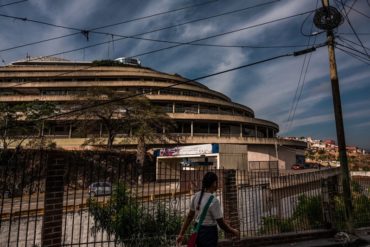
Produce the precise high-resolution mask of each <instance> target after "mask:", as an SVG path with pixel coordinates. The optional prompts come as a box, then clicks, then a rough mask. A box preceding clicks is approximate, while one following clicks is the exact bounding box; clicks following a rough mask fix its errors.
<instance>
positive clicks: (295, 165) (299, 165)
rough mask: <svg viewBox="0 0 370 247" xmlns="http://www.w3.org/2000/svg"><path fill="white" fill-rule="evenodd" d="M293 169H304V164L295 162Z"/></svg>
mask: <svg viewBox="0 0 370 247" xmlns="http://www.w3.org/2000/svg"><path fill="white" fill-rule="evenodd" d="M291 169H292V170H301V169H304V166H303V165H302V164H293V165H292V167H291Z"/></svg>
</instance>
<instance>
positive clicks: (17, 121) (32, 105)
mask: <svg viewBox="0 0 370 247" xmlns="http://www.w3.org/2000/svg"><path fill="white" fill-rule="evenodd" d="M57 112H58V109H57V107H56V105H55V104H54V103H51V102H40V101H33V102H28V103H22V104H15V105H14V104H10V103H0V128H1V132H0V138H1V146H2V151H6V150H7V149H8V148H9V147H10V146H14V148H15V149H16V150H17V149H19V148H20V147H21V146H22V144H23V143H24V142H25V141H26V140H28V141H29V144H30V143H33V141H35V140H40V139H43V140H44V136H43V135H42V131H41V128H42V127H44V125H43V122H41V121H39V119H41V118H44V117H48V116H51V115H53V114H55V113H57ZM40 143H41V142H40ZM31 147H32V146H31Z"/></svg>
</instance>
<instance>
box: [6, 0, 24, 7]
mask: <svg viewBox="0 0 370 247" xmlns="http://www.w3.org/2000/svg"><path fill="white" fill-rule="evenodd" d="M27 1H28V0H21V1H15V2H11V3H6V4H2V5H0V8H2V7H6V6H10V5H14V4H18V3H23V2H27Z"/></svg>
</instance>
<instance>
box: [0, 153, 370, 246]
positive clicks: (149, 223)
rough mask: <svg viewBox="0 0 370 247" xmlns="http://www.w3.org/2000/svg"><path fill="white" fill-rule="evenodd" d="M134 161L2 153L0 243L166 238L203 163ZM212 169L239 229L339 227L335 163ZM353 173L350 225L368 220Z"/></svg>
mask: <svg viewBox="0 0 370 247" xmlns="http://www.w3.org/2000/svg"><path fill="white" fill-rule="evenodd" d="M135 160H136V159H135V155H134V154H127V153H126V154H122V153H114V152H110V153H107V152H67V151H65V152H64V151H63V152H62V151H60V152H55V151H32V150H29V151H22V152H18V153H14V152H8V153H2V154H1V166H0V175H1V180H0V186H1V187H0V189H1V191H0V195H1V202H0V203H1V204H0V205H1V209H0V215H1V221H0V246H47V245H48V244H52V243H53V242H57V243H61V245H63V246H123V245H122V244H124V245H125V246H173V245H174V241H175V238H176V235H177V233H178V232H179V229H180V227H181V224H182V222H183V219H184V217H185V215H186V214H187V212H188V210H189V207H190V202H191V197H192V195H193V194H194V193H195V192H197V191H198V190H199V189H200V188H201V180H202V177H203V175H204V174H205V172H207V171H208V169H207V168H206V167H199V168H189V167H181V166H180V164H178V165H172V167H166V166H162V167H161V168H157V169H156V167H155V162H154V160H150V157H148V160H149V162H148V163H147V164H145V166H144V167H143V168H142V169H140V168H139V166H138V164H136V163H135ZM212 171H214V172H216V173H217V175H218V177H219V189H218V191H217V193H216V194H217V197H218V198H219V199H220V202H221V206H222V208H223V211H224V217H225V219H226V220H227V221H229V222H230V223H231V224H232V225H233V227H238V228H239V229H240V232H241V237H255V236H268V235H273V234H280V233H285V232H302V231H307V230H313V229H328V228H336V229H340V228H341V227H343V225H344V216H343V214H344V209H343V201H342V197H341V185H340V179H339V169H337V168H336V169H324V170H311V171H310V172H308V171H299V172H294V173H291V172H290V173H287V172H285V173H272V172H260V171H259V172H248V171H244V170H238V171H235V170H212ZM353 181H356V182H355V183H354V184H353V186H352V187H353V191H354V192H353V193H354V195H353V203H354V212H355V216H354V221H355V226H356V227H362V226H370V209H369V205H370V199H369V196H370V195H369V187H370V184H369V183H370V182H369V180H368V178H354V179H353ZM225 237H228V236H227V235H226V236H225V234H223V233H222V232H220V238H225Z"/></svg>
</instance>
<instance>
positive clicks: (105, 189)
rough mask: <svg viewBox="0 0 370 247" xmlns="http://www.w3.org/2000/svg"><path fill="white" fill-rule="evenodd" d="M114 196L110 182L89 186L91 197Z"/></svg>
mask: <svg viewBox="0 0 370 247" xmlns="http://www.w3.org/2000/svg"><path fill="white" fill-rule="evenodd" d="M110 194H112V184H111V183H109V182H95V183H92V184H91V185H90V186H89V195H90V196H101V195H110Z"/></svg>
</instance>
